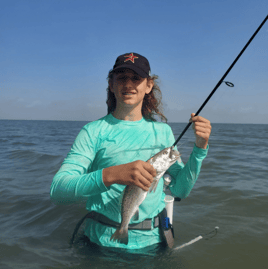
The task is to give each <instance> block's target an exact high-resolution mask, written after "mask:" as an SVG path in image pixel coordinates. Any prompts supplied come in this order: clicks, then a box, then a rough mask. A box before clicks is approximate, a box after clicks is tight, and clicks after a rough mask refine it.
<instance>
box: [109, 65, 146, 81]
mask: <svg viewBox="0 0 268 269" xmlns="http://www.w3.org/2000/svg"><path fill="white" fill-rule="evenodd" d="M120 69H130V70H133V71H134V72H136V73H137V74H138V75H139V76H141V77H142V78H148V77H149V75H148V74H146V72H144V71H143V70H141V69H140V68H138V67H137V66H134V65H133V66H131V65H129V64H122V65H120V66H118V67H116V68H114V69H113V70H112V72H114V71H118V70H120Z"/></svg>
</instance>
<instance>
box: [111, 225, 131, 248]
mask: <svg viewBox="0 0 268 269" xmlns="http://www.w3.org/2000/svg"><path fill="white" fill-rule="evenodd" d="M110 240H111V241H114V242H116V241H118V242H119V243H122V244H125V245H127V244H128V227H125V228H121V227H120V228H118V229H117V230H116V231H115V233H114V234H113V235H112V236H111V238H110Z"/></svg>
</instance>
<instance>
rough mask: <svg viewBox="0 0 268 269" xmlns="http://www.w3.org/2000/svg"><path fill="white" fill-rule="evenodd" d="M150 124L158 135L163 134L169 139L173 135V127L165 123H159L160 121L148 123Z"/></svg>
mask: <svg viewBox="0 0 268 269" xmlns="http://www.w3.org/2000/svg"><path fill="white" fill-rule="evenodd" d="M147 122H148V123H149V124H151V125H152V127H153V129H154V130H155V131H156V132H157V133H158V134H162V135H163V136H166V137H169V136H170V135H171V134H173V132H172V129H171V127H170V126H169V125H168V124H167V123H165V122H158V121H147Z"/></svg>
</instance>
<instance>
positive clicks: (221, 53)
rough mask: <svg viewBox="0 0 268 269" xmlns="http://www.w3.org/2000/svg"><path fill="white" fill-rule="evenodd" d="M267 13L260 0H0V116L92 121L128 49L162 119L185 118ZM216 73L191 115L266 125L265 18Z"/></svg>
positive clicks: (266, 4)
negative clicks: (144, 73)
mask: <svg viewBox="0 0 268 269" xmlns="http://www.w3.org/2000/svg"><path fill="white" fill-rule="evenodd" d="M267 14H268V1H267V0H256V1H252V0H251V1H249V0H243V1H242V0H227V1H224V0H222V1H215V0H214V1H212V0H208V1H202V0H193V1H191V0H189V1H178V0H176V1H168V0H165V1H157V0H148V1H146V0H136V1H133V0H132V1H128V0H122V1H121V0H112V1H108V0H106V1H104V0H94V1H91V0H32V1H27V0H23V1H21V0H20V1H13V0H0V71H1V72H0V119H29V120H30V119H31V120H36V119H40V120H41V119H42V120H84V121H92V120H96V119H99V118H101V117H103V116H104V115H106V114H107V107H106V103H105V102H106V88H107V80H106V77H107V74H108V71H109V70H110V69H111V68H112V67H113V65H114V62H115V59H116V57H117V56H119V55H120V54H123V53H128V52H137V53H139V54H142V55H144V56H145V57H147V58H148V60H149V62H150V65H151V70H152V73H153V74H157V75H158V76H159V78H160V88H161V90H162V94H163V103H164V113H165V115H166V116H167V118H168V120H169V122H186V121H188V119H189V118H190V113H191V112H196V111H197V109H198V108H199V107H200V106H201V104H202V103H203V101H204V100H205V99H206V97H207V96H208V95H209V93H210V92H211V90H212V89H213V88H214V86H215V85H216V84H217V82H218V81H219V80H220V78H221V77H222V76H223V74H224V73H225V72H226V70H227V69H228V67H229V66H230V65H231V63H232V62H233V60H234V59H235V57H236V56H237V55H238V53H239V52H240V51H241V49H242V48H243V47H244V45H245V44H246V43H247V41H248V40H249V38H250V37H251V35H252V34H253V33H254V31H255V30H256V29H257V27H258V26H259V24H260V23H261V22H262V21H263V19H264V18H265V17H266V16H267ZM226 80H227V81H231V82H232V83H234V84H235V87H234V88H230V87H227V86H226V85H225V84H222V86H220V87H219V89H218V90H217V92H216V94H215V95H214V96H213V98H212V99H211V101H209V103H208V104H207V106H206V107H205V108H204V110H203V112H201V115H202V116H204V117H206V118H208V119H209V120H210V121H211V122H215V123H216V122H218V123H221V122H226V123H266V124H268V112H267V107H268V22H266V24H265V25H264V26H263V28H262V29H261V31H260V32H259V33H258V35H257V36H256V37H255V39H254V40H253V41H252V43H251V44H250V46H249V47H248V48H247V50H246V51H245V53H244V54H243V56H242V57H241V58H240V60H239V61H238V62H237V64H236V65H235V66H234V68H233V69H232V71H231V72H230V73H229V75H228V76H227V78H226Z"/></svg>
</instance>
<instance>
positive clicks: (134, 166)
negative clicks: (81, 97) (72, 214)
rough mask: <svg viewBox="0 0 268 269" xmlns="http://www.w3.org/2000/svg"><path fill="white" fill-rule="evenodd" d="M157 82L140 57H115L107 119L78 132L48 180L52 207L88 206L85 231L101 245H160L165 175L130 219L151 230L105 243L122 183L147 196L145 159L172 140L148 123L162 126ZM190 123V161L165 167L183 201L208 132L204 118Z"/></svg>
mask: <svg viewBox="0 0 268 269" xmlns="http://www.w3.org/2000/svg"><path fill="white" fill-rule="evenodd" d="M156 79H157V76H155V75H151V71H150V64H149V62H148V60H147V59H146V58H145V57H143V56H142V55H140V54H138V53H125V54H123V55H120V56H119V57H117V59H116V62H115V65H114V67H113V69H112V70H110V72H109V74H108V88H107V94H108V97H107V105H108V114H107V115H106V116H104V117H102V118H100V119H99V120H96V121H93V122H90V123H88V124H86V125H85V126H84V127H83V128H82V130H81V131H80V132H79V134H78V136H77V137H76V139H75V141H74V144H73V146H72V148H71V150H70V152H69V153H68V155H67V157H66V158H65V160H64V161H63V163H62V166H61V167H60V169H59V171H58V172H57V173H56V175H55V176H54V178H53V181H52V184H51V189H50V196H51V199H52V200H53V201H54V202H55V203H61V204H68V203H74V202H78V201H82V200H85V201H86V209H87V210H88V211H91V212H93V214H92V216H91V217H90V218H88V219H87V220H86V228H85V232H84V233H85V235H86V236H87V237H88V238H89V240H90V242H93V243H96V244H98V245H100V246H107V247H117V248H127V249H139V248H143V247H146V246H150V245H153V244H157V243H160V242H161V241H162V240H163V238H162V237H161V235H160V232H159V227H158V226H157V225H156V217H157V216H158V214H159V213H160V212H161V211H162V210H163V209H164V208H165V202H164V198H165V193H164V192H163V178H161V180H160V182H159V184H158V186H157V189H156V191H155V192H152V193H149V194H148V195H147V197H146V199H145V200H144V201H143V203H142V204H141V205H140V207H139V212H140V214H139V219H138V220H137V221H135V223H141V224H144V223H145V222H147V223H146V225H147V226H148V222H149V227H150V228H149V229H145V230H144V229H140V230H134V229H133V230H132V229H130V230H129V233H128V237H129V240H128V244H127V245H125V244H121V243H119V242H114V241H111V240H110V238H111V236H112V234H114V232H115V231H116V228H115V227H113V225H112V224H113V223H120V222H121V205H120V199H122V192H123V190H124V188H125V186H126V185H136V186H138V187H140V188H142V189H143V190H145V191H148V189H149V187H150V185H151V183H152V181H153V177H154V176H156V171H155V169H154V168H153V166H152V165H151V164H149V163H147V162H146V161H147V160H148V159H149V158H150V157H152V156H153V155H155V154H156V153H158V152H159V151H161V150H162V149H164V148H167V147H170V146H171V145H172V144H173V143H174V141H175V138H174V135H173V133H172V130H171V128H170V126H169V125H168V124H167V123H164V122H157V121H156V120H155V118H154V116H155V115H158V116H160V118H161V120H162V121H163V120H164V121H167V119H166V118H165V116H164V115H163V113H161V111H160V105H161V91H160V88H159V86H158V85H157V82H156ZM190 120H191V121H193V123H194V124H193V129H194V132H195V135H196V142H195V145H194V147H193V151H192V153H191V155H190V157H189V160H188V162H187V163H186V165H184V164H183V162H182V161H181V160H179V161H177V162H176V163H175V164H173V165H172V166H171V167H170V168H169V169H168V173H169V174H170V175H171V177H172V182H171V185H172V187H170V190H171V192H172V194H173V195H174V196H177V197H179V198H181V199H184V198H186V197H187V196H188V195H189V193H190V191H191V190H192V188H193V186H194V184H195V182H196V180H197V178H198V175H199V173H200V169H201V165H202V161H203V159H204V158H205V157H206V155H207V151H208V140H209V136H210V133H211V125H210V122H209V121H208V120H207V119H205V118H203V117H201V116H196V117H195V116H194V113H192V114H191V119H190ZM175 149H176V147H175ZM148 219H149V220H148ZM131 223H134V222H132V221H130V224H131ZM146 225H144V226H146ZM141 226H142V225H141Z"/></svg>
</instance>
